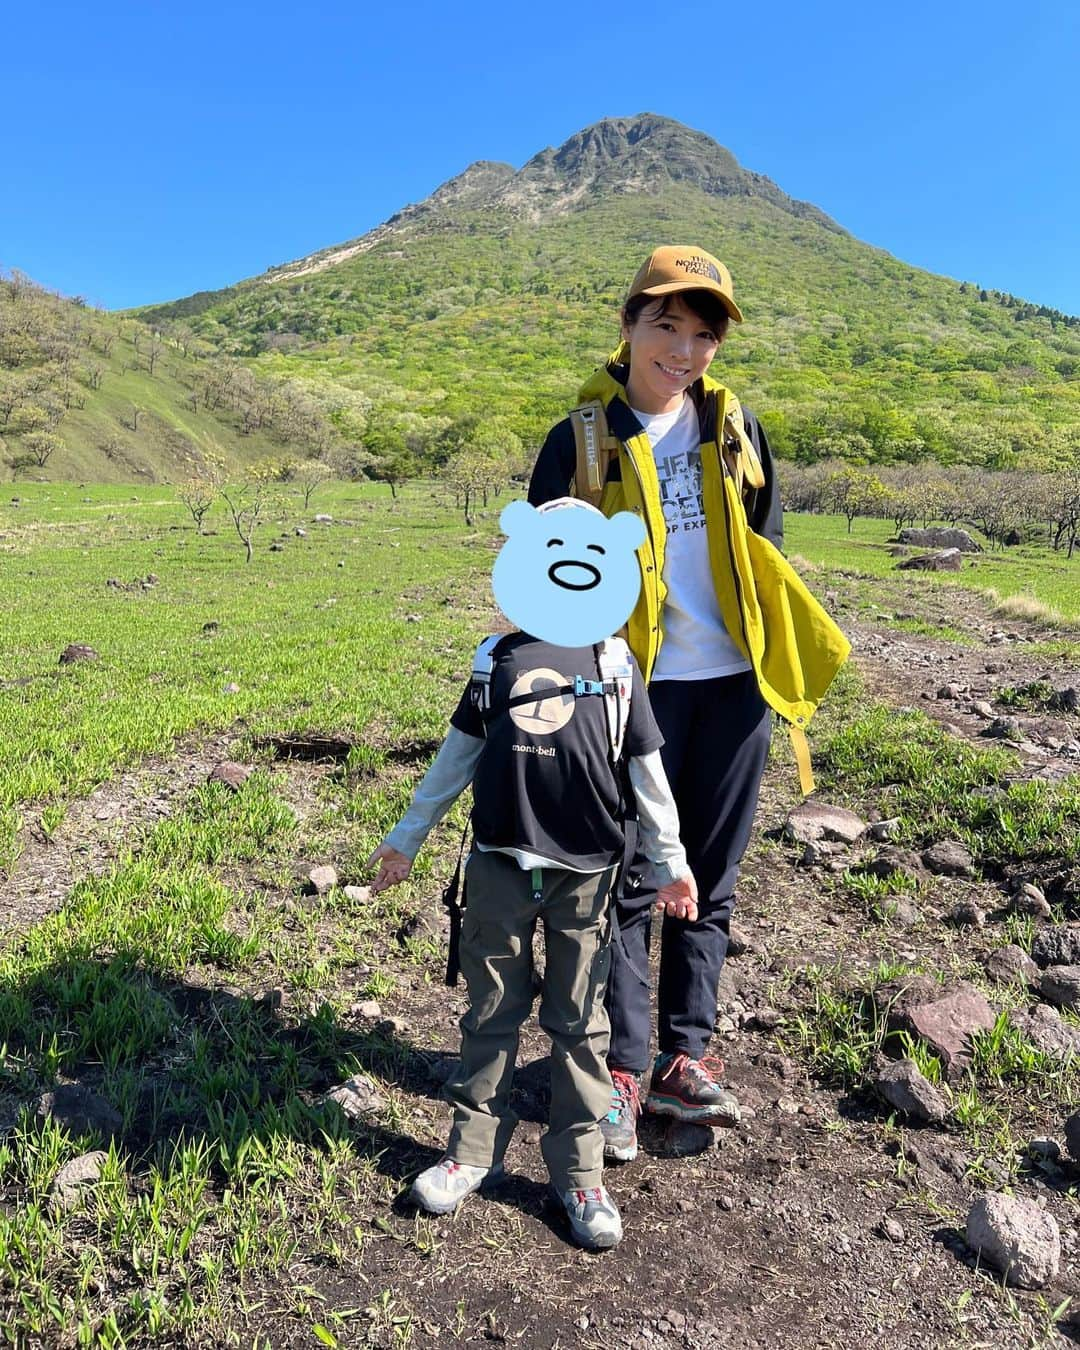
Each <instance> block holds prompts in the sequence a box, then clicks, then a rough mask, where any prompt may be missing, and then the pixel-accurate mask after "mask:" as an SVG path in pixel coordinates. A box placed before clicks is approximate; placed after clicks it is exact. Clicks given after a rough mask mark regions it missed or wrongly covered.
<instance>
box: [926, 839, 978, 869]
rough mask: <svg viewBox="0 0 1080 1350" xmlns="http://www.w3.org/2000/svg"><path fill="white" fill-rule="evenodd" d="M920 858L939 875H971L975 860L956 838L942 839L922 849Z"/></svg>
mask: <svg viewBox="0 0 1080 1350" xmlns="http://www.w3.org/2000/svg"><path fill="white" fill-rule="evenodd" d="M922 860H923V862H924V864H925V865H926V867H927V868H928V869H929V870H930V871H931V872H934V873H935V874H936V875H937V876H940V877H973V876H974V875H975V860H974V858H972V856H971V854H970V852H969V851H968V850H967V849H966V848H965V847H964V845H963V844H961V843H960V842H959V841H958V840H956V839H942V840H940V841H939V842H938V843H936V844H931V845H930V847H929V848H927V849H923V853H922Z"/></svg>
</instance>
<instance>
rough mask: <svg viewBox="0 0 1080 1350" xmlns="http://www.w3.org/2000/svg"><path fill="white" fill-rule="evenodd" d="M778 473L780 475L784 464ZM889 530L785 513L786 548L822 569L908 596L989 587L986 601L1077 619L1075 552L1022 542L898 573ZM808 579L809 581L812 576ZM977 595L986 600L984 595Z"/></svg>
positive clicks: (919, 628) (922, 628)
mask: <svg viewBox="0 0 1080 1350" xmlns="http://www.w3.org/2000/svg"><path fill="white" fill-rule="evenodd" d="M779 472H780V475H781V478H782V477H783V472H784V469H783V465H781V466H780V470H779ZM976 533H977V532H976ZM892 534H893V527H892V524H891V523H890V522H888V521H884V520H872V519H863V518H858V519H856V520H855V521H854V523H853V526H852V530H851V533H850V534H848V532H847V522H846V520H845V519H844V517H843V516H830V515H801V514H795V513H789V514H788V515H786V516H785V518H784V536H785V548H786V551H787V552H788V553H793V554H798V555H799V556H800V557H802V558H805V559H806V560H807V561H808V562H810V563H811V564H813V565H814V566H815V567H818V568H823V569H825V570H826V571H838V572H843V573H846V574H856V575H859V576H864V577H867V578H892V579H893V580H894V581H896V582H900V581H901V579H902V584H903V586H905V587H907V588H908V589H909V590H911V591H912V593H913V595H914V594H915V593H918V592H923V591H929V592H931V593H933V592H934V591H935V590H938V589H940V588H958V587H959V588H963V589H966V590H973V591H978V592H984V593H985V592H989V591H993V592H994V596H992V597H990V598H989V601H988V604H990V605H992V604H993V603H995V602H996V601H1000V600H1002V599H1004V598H1007V597H1011V596H1016V597H1021V598H1032V599H1035V600H1037V601H1040V602H1041V603H1042V604H1044V605H1046V606H1049V608H1050V609H1051V610H1053V611H1054V614H1056V615H1057V616H1058V621H1059V622H1060V621H1061V620H1067V621H1068V623H1069V624H1071V623H1073V622H1075V621H1080V555H1077V556H1076V557H1074V558H1073V559H1072V561H1071V562H1070V561H1069V560H1067V559H1066V558H1065V556H1064V554H1062V553H1055V552H1054V551H1053V549H1051V548H1043V547H1040V546H1038V545H1035V544H1027V545H1022V546H1019V547H1017V548H1009V549H1006V550H1005V551H1004V552H994V553H989V552H987V553H979V554H971V555H970V556H967V557H965V559H964V566H963V570H962V571H960V572H936V573H911V572H907V573H903V572H897V570H896V563H897V559H896V558H894V557H892V556H891V554H890V553H889V548H888V544H887V540H888V539H889V538H890V537H892ZM810 581H811V584H812V585H813V583H814V578H813V577H811V578H810ZM982 598H983V599H984V600H987V596H986V595H985V594H984V595H983V597H982ZM995 598H996V599H995ZM913 605H914V600H913ZM1036 617H1037V616H1036ZM1050 621H1053V616H1050ZM909 622H912V623H913V624H915V625H916V626H914V627H912V628H910V629H909V630H908V631H911V632H922V633H928V634H930V635H933V636H943V637H946V638H947V637H949V636H950V633H949V632H942V631H941V630H939V629H937V628H935V627H934V626H933V625H925V621H923V620H918V619H916V620H912V621H909ZM1000 622H1001V626H1002V627H1003V628H1008V618H1007V617H1003V618H1002V619H1001V621H1000ZM892 624H893V625H895V626H897V627H904V626H905V623H904V621H903V620H893V621H892ZM1066 626H1068V625H1066Z"/></svg>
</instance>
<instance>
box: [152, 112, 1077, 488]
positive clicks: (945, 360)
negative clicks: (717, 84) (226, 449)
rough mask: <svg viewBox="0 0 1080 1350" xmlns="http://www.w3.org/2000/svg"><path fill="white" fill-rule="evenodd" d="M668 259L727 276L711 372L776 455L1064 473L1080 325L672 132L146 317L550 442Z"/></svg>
mask: <svg viewBox="0 0 1080 1350" xmlns="http://www.w3.org/2000/svg"><path fill="white" fill-rule="evenodd" d="M643 126H644V131H642V132H641V137H640V138H639V140H638V141H635V140H634V139H633V137H634V133H635V130H638V131H641V128H642V127H643ZM610 127H616V128H617V129H618V130H619V132H620V135H621V139H620V136H615V135H613V136H612V137H610V138H609V139H610V140H611V142H612V144H611V147H610V152H609V150H608V149H607V148H606V147H605V145H604V144H603V138H602V137H601V138H600V142H599V148H598V149H597V147H596V145H595V144H594V145H593V146H592V150H591V152H592V154H593V158H592V159H591V160H588V162H585V161H586V159H587V155H586V153H585V151H583V150H582V141H583V138H587V137H589V136H590V134H592V133H597V132H598V131H601V132H602V131H604V129H605V128H610ZM627 128H628V129H629V131H628V132H627ZM665 138H666V139H665ZM594 140H595V138H594ZM643 141H647V142H648V143H649V144H650V145H652V147H653V149H652V151H651V158H649V159H647V160H644V161H643V160H642V157H641V151H640V146H641V144H642V143H643ZM588 148H589V147H588V146H586V149H588ZM571 151H572V152H573V153H570V152H571ZM560 156H562V157H563V160H564V161H566V165H567V166H568V167H563V166H561V165H560ZM671 163H674V164H675V165H676V167H677V172H674V173H673V172H669V171H668V168H667V167H665V165H670V164H671ZM731 166H734V168H732V167H731ZM560 175H561V176H560ZM620 175H621V178H620ZM538 184H539V186H538ZM620 184H621V186H622V190H620ZM703 184H704V186H703ZM560 187H561V188H563V189H565V191H564V192H563V199H562V200H560V199H559V198H558V193H559V190H560ZM515 194H516V195H515ZM553 201H554V202H555V203H556V204H555V205H554V206H553V205H551V203H552V202H553ZM663 241H700V242H702V243H704V244H705V245H706V246H707V247H709V248H710V249H712V250H713V251H714V252H716V253H717V254H718V255H719V256H721V257H722V258H724V260H725V261H727V262H728V263H729V265H730V266H731V268H732V271H733V274H734V277H735V285H736V294H737V296H738V298H739V301H740V304H741V305H742V307H743V310H744V313H745V315H746V320H747V321H746V323H745V324H744V325H743V326H742V328H741V329H739V328H737V329H734V330H733V332H732V335H731V337H730V338H729V341H728V343H727V345H726V346H725V348H724V349H723V350H722V352H721V356H720V358H719V360H718V363H717V368H716V369H717V373H719V375H720V377H721V378H725V379H726V380H727V381H728V382H729V383H730V384H731V385H732V386H733V387H734V388H736V389H737V390H738V391H739V393H740V394H741V396H742V397H743V398H744V399H745V400H746V401H747V402H749V403H750V404H751V405H752V406H753V407H755V409H757V410H758V411H760V412H763V413H765V414H766V417H767V420H768V422H769V424H770V427H771V430H772V432H773V439H774V441H775V442H776V443H777V445H778V448H779V449H780V450H781V452H783V453H788V454H802V455H807V456H810V455H814V454H819V453H820V454H825V453H839V454H846V455H849V456H851V457H867V458H870V459H885V460H888V459H898V458H899V459H904V458H917V457H918V456H919V455H920V454H922V453H926V452H929V453H933V454H936V455H938V456H940V457H942V458H945V459H948V458H961V459H967V460H971V461H973V462H980V463H989V464H999V465H1007V464H1010V463H1015V462H1018V461H1021V460H1022V459H1023V457H1024V455H1025V454H1029V453H1030V454H1033V455H1035V456H1037V457H1038V458H1040V459H1044V458H1045V457H1046V456H1047V455H1051V456H1055V457H1058V458H1060V457H1062V456H1064V455H1065V454H1067V453H1068V446H1069V444H1070V438H1069V432H1070V430H1072V429H1075V428H1077V427H1078V426H1080V378H1078V377H1080V321H1077V320H1075V319H1070V318H1068V317H1067V316H1065V315H1060V314H1057V313H1056V312H1054V311H1050V310H1046V309H1039V308H1038V307H1035V306H1032V305H1026V304H1024V303H1023V302H1022V301H1019V300H1016V299H1014V297H1012V296H1003V295H999V294H997V293H989V294H988V293H986V292H980V291H979V289H978V288H977V286H974V285H972V284H968V283H961V282H957V281H953V280H950V279H948V278H945V277H939V276H934V275H932V274H930V273H927V272H924V271H921V270H919V269H917V268H913V267H910V266H908V265H907V264H905V263H903V262H901V261H899V260H897V259H895V258H893V257H891V256H890V255H888V254H886V253H884V252H882V251H881V250H879V249H875V248H872V247H871V246H869V245H867V244H864V243H861V242H860V241H859V240H857V239H854V238H852V237H851V236H850V235H848V234H846V233H845V232H844V231H842V230H841V229H839V227H837V226H836V225H835V224H834V223H833V222H832V221H830V220H829V219H828V218H827V217H825V216H824V215H823V214H822V213H821V212H819V211H817V210H816V208H814V207H812V206H808V205H807V204H806V203H798V202H792V201H791V199H790V198H787V197H786V196H785V195H784V194H783V193H782V192H780V190H779V189H777V188H776V186H775V185H774V184H771V183H769V182H768V180H765V179H761V178H760V177H759V176H757V175H752V174H747V173H746V171H744V170H741V169H739V168H738V166H737V165H735V163H734V161H733V160H732V159H731V157H730V156H729V155H727V152H725V151H723V150H722V149H721V147H719V146H717V145H716V144H715V143H714V142H712V141H711V140H709V138H707V137H704V136H701V135H700V133H696V132H691V131H688V129H686V128H682V127H679V126H678V124H676V123H670V122H665V121H664V120H663V119H657V118H648V117H646V118H642V119H630V120H629V121H626V122H620V123H602V124H599V128H591V129H589V131H587V132H584V133H580V134H579V137H578V138H573V140H572V142H568V143H567V146H565V147H562V149H561V150H559V151H546V152H543V154H542V155H541V156H537V157H536V159H535V160H534V161H531V162H530V164H529V165H527V166H526V167H525V169H523V170H521V171H520V172H519V173H517V174H514V173H513V171H512V170H510V169H509V167H508V166H501V165H477V166H474V168H473V169H470V170H469V171H467V172H466V173H465V174H463V175H462V176H461V177H460V178H459V179H456V180H452V181H451V183H450V184H447V185H444V187H443V188H441V189H440V190H439V191H438V192H436V193H435V194H434V195H433V196H432V197H431V198H429V199H428V201H427V202H425V203H421V204H420V205H419V206H417V207H411V208H408V209H407V210H405V211H404V212H402V213H400V214H399V216H397V217H394V218H393V219H392V220H391V221H390V222H388V223H387V224H386V225H384V226H381V227H379V229H378V230H376V231H373V232H372V233H371V234H370V235H369V236H366V237H364V238H362V239H360V240H354V241H350V243H349V244H346V245H340V246H336V247H335V248H333V249H328V250H324V251H323V253H321V254H316V255H313V256H312V258H310V259H305V260H303V261H302V262H301V263H299V264H294V265H291V266H286V267H282V268H279V269H275V270H274V271H272V272H270V273H267V274H266V275H265V276H264V277H261V278H257V279H254V280H250V281H246V282H243V283H240V284H239V285H237V286H235V287H232V288H229V289H228V290H226V291H221V292H217V293H202V294H201V295H199V296H195V297H191V298H189V299H188V300H186V301H178V302H175V303H173V304H169V305H162V306H157V307H153V308H151V309H148V310H145V311H143V317H144V318H148V319H152V320H154V321H155V322H160V323H164V324H166V325H169V324H179V325H180V326H181V328H182V329H183V330H185V331H193V332H194V333H196V334H198V335H199V336H200V337H202V338H204V339H205V340H207V341H208V342H210V343H212V344H213V345H214V346H215V347H217V348H218V349H219V350H221V351H226V352H230V353H233V354H235V355H237V356H239V357H242V358H243V359H244V360H246V361H248V362H251V363H252V364H253V365H254V367H255V368H256V369H258V370H262V371H268V372H273V373H275V374H278V375H290V376H298V377H301V378H305V379H313V378H317V379H319V380H321V381H330V382H331V383H332V384H334V385H336V386H338V387H341V388H344V389H349V390H353V391H362V392H363V393H364V394H365V395H366V396H369V397H371V398H373V399H374V400H375V401H376V402H377V403H379V404H383V405H386V406H388V407H390V408H393V407H399V408H402V409H404V408H408V409H410V410H412V411H413V412H414V413H419V414H422V415H423V417H426V418H428V419H430V425H431V426H432V427H433V428H437V427H438V426H439V425H441V423H442V421H443V419H446V418H452V417H457V416H460V415H462V414H466V413H470V412H483V411H484V410H486V409H497V410H498V411H499V412H500V414H502V415H504V416H506V417H507V419H508V420H509V422H510V424H511V425H512V426H513V428H514V429H515V430H516V431H518V433H519V434H520V435H522V437H523V438H524V439H525V441H526V443H527V444H535V442H536V439H537V438H538V437H539V436H540V435H541V434H542V432H543V429H544V428H545V427H546V426H547V425H548V424H549V423H550V422H551V421H552V420H553V419H554V418H555V417H557V416H558V415H559V414H560V413H561V411H562V410H564V409H565V408H566V407H567V406H568V405H569V403H570V402H571V401H572V399H573V397H574V394H575V391H576V387H577V384H578V382H579V381H580V379H581V378H582V377H583V376H584V375H585V374H587V373H588V371H589V370H590V369H591V368H592V367H593V366H594V365H595V364H596V362H597V361H598V360H600V359H601V358H602V357H603V355H604V354H605V353H606V352H607V351H608V350H609V349H610V347H611V346H612V345H613V344H614V341H615V339H616V335H617V310H618V305H619V302H620V300H621V298H622V291H623V287H624V286H625V284H626V282H627V280H628V278H629V277H630V276H631V275H632V273H633V271H634V269H635V268H636V266H637V264H638V263H639V262H640V261H641V258H642V257H643V255H644V254H645V253H646V252H647V251H648V249H649V248H650V247H652V246H653V245H654V244H655V243H657V242H663Z"/></svg>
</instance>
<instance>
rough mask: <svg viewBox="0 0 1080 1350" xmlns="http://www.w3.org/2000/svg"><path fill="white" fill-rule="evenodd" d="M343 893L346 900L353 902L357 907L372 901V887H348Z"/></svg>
mask: <svg viewBox="0 0 1080 1350" xmlns="http://www.w3.org/2000/svg"><path fill="white" fill-rule="evenodd" d="M341 893H342V895H344V897H345V899H346V900H351V901H352V902H353V903H354V904H357V905H366V904H369V903H370V901H371V887H370V886H346V887H345V888H344V889H343V890H342V892H341Z"/></svg>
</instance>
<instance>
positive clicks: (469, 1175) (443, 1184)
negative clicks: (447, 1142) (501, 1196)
mask: <svg viewBox="0 0 1080 1350" xmlns="http://www.w3.org/2000/svg"><path fill="white" fill-rule="evenodd" d="M502 1170H503V1169H502V1163H496V1164H495V1166H494V1167H470V1166H469V1164H468V1163H456V1162H454V1160H453V1158H440V1159H439V1161H438V1162H437V1163H436V1164H435V1166H434V1167H429V1168H428V1169H427V1171H425V1172H421V1173H420V1175H419V1176H418V1177H417V1178H416V1180H415V1181H414V1182H413V1184H412V1190H411V1191H410V1192H409V1194H410V1195H411V1196H412V1198H413V1200H414V1201H415V1202H416V1204H418V1205H419V1206H420V1208H421V1209H426V1210H427V1212H428V1213H429V1214H452V1213H453V1212H454V1210H455V1209H457V1207H458V1205H460V1204H461V1202H462V1200H464V1199H465V1197H466V1196H467V1195H472V1193H473V1191H478V1190H479V1189H480V1187H481V1186H483V1185H484V1184H485V1183H486V1182H488V1181H495V1180H497V1179H498V1178H499V1177H500V1176H501V1175H502Z"/></svg>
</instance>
